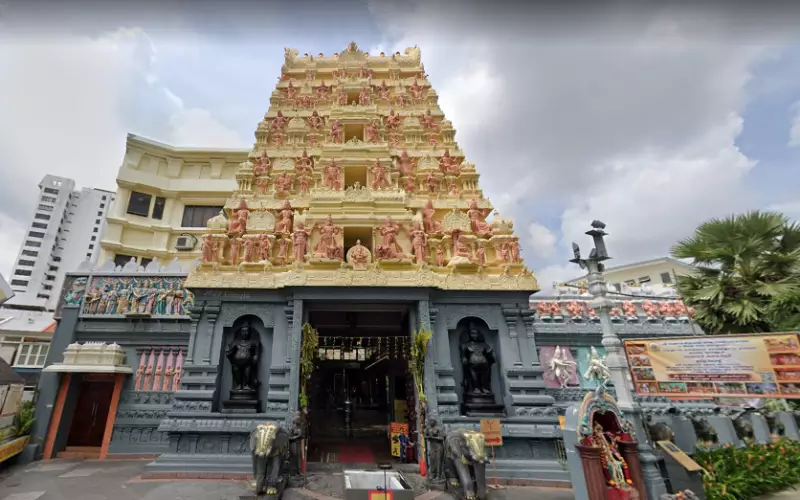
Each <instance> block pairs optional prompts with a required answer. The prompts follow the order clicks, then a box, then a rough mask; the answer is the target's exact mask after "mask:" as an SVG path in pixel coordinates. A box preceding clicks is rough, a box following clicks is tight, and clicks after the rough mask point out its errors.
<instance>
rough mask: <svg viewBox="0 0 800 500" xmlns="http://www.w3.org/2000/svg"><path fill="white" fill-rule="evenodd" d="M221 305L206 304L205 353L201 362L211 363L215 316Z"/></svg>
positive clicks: (217, 315)
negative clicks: (206, 343)
mask: <svg viewBox="0 0 800 500" xmlns="http://www.w3.org/2000/svg"><path fill="white" fill-rule="evenodd" d="M220 309H221V307H220V305H219V304H209V305H207V306H206V339H205V340H206V342H208V345H207V346H206V353H205V355H204V356H203V364H206V365H210V364H211V351H212V350H213V348H214V327H215V326H216V324H217V317H219V311H220Z"/></svg>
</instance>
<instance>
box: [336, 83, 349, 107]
mask: <svg viewBox="0 0 800 500" xmlns="http://www.w3.org/2000/svg"><path fill="white" fill-rule="evenodd" d="M337 102H338V103H339V106H347V92H345V91H344V87H339V95H338V96H337Z"/></svg>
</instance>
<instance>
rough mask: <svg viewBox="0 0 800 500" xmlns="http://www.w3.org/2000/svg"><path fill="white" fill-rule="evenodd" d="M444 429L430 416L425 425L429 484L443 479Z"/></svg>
mask: <svg viewBox="0 0 800 500" xmlns="http://www.w3.org/2000/svg"><path fill="white" fill-rule="evenodd" d="M444 437H445V433H444V429H443V428H442V426H441V425H440V424H439V420H438V419H437V418H436V417H435V416H433V415H431V416H429V417H428V420H427V422H426V423H425V441H426V444H427V448H428V467H429V468H428V478H429V479H430V481H431V482H437V481H441V480H443V479H444V468H443V467H442V466H443V465H444Z"/></svg>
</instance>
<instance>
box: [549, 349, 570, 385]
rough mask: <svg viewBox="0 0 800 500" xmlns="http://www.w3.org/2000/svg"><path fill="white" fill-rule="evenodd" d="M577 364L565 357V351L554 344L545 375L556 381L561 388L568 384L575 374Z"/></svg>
mask: <svg viewBox="0 0 800 500" xmlns="http://www.w3.org/2000/svg"><path fill="white" fill-rule="evenodd" d="M576 366H577V364H576V363H575V362H574V361H571V360H570V359H569V358H568V357H567V352H566V351H565V350H563V349H561V346H556V349H555V351H553V357H552V358H550V365H549V366H548V373H547V376H548V377H550V378H552V379H553V380H555V381H556V382H558V385H559V386H561V387H562V388H564V387H567V386H568V385H569V382H570V380H572V378H574V376H575V368H576Z"/></svg>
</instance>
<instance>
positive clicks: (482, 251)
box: [475, 245, 486, 266]
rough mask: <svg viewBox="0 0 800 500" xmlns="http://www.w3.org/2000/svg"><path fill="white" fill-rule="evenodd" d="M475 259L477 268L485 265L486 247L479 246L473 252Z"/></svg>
mask: <svg viewBox="0 0 800 500" xmlns="http://www.w3.org/2000/svg"><path fill="white" fill-rule="evenodd" d="M475 259H476V260H477V261H478V265H479V266H485V265H486V247H485V246H483V245H479V246H478V249H477V250H476V251H475Z"/></svg>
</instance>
